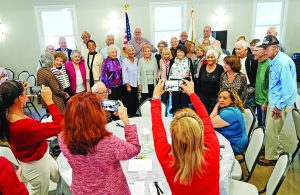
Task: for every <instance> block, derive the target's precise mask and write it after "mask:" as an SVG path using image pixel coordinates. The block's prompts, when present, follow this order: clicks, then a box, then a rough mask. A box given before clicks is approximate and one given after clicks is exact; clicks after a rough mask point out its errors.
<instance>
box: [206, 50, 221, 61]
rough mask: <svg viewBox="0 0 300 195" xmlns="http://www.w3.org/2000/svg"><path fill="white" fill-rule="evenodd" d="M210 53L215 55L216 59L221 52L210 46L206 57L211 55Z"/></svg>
mask: <svg viewBox="0 0 300 195" xmlns="http://www.w3.org/2000/svg"><path fill="white" fill-rule="evenodd" d="M210 55H214V56H215V58H216V60H217V59H218V58H219V53H218V51H217V50H215V49H213V48H210V49H209V50H207V52H206V57H208V56H210Z"/></svg>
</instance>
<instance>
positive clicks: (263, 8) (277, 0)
mask: <svg viewBox="0 0 300 195" xmlns="http://www.w3.org/2000/svg"><path fill="white" fill-rule="evenodd" d="M255 3H256V19H255V30H254V35H255V38H259V39H261V40H263V38H264V37H265V36H266V34H267V29H268V28H269V27H270V26H276V27H277V29H278V37H277V38H278V39H279V41H281V40H282V34H283V19H284V9H285V0H272V1H267V0H264V1H256V2H255Z"/></svg>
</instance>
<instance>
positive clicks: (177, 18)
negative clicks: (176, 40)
mask: <svg viewBox="0 0 300 195" xmlns="http://www.w3.org/2000/svg"><path fill="white" fill-rule="evenodd" d="M185 9H186V4H185V2H181V1H174V2H167V3H164V2H161V3H150V22H151V23H150V29H151V37H152V42H154V44H155V46H157V44H158V42H159V41H161V40H165V41H167V42H168V44H169V42H170V39H171V38H172V37H174V36H175V37H178V36H179V35H180V33H181V32H182V31H183V29H185V26H184V25H185V23H186V22H185V20H184V18H185V17H184V16H185V13H186V12H185Z"/></svg>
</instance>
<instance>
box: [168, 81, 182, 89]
mask: <svg viewBox="0 0 300 195" xmlns="http://www.w3.org/2000/svg"><path fill="white" fill-rule="evenodd" d="M182 84H183V81H182V80H166V81H165V91H181V90H182V88H181V87H180V86H181V85H182Z"/></svg>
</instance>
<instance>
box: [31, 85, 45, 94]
mask: <svg viewBox="0 0 300 195" xmlns="http://www.w3.org/2000/svg"><path fill="white" fill-rule="evenodd" d="M41 91H42V87H41V86H32V87H29V93H30V95H39V94H41Z"/></svg>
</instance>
